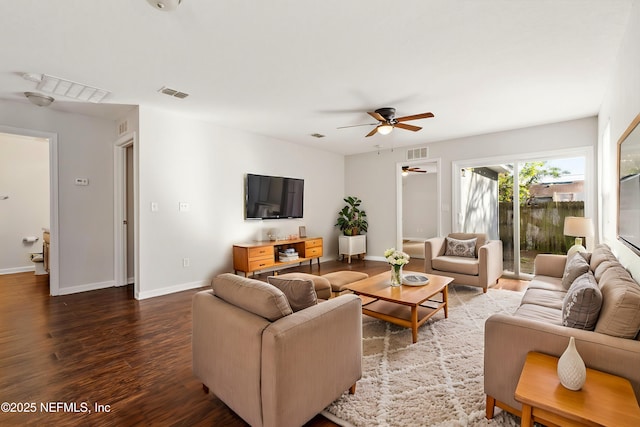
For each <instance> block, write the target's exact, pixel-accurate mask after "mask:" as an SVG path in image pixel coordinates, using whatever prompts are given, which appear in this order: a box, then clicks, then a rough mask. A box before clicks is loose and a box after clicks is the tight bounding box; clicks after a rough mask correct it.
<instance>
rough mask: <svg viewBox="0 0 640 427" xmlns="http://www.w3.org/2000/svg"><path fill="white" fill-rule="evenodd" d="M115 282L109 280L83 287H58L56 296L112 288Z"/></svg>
mask: <svg viewBox="0 0 640 427" xmlns="http://www.w3.org/2000/svg"><path fill="white" fill-rule="evenodd" d="M115 285H116V282H115V281H113V280H109V281H106V282H97V283H87V284H85V285H77V286H69V287H60V288H58V295H69V294H77V293H78V292H87V291H95V290H97V289H105V288H113V287H114V286H115Z"/></svg>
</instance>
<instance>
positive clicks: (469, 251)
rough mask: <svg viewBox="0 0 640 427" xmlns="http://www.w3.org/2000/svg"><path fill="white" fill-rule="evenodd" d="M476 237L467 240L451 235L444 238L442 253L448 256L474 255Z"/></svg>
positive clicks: (472, 256)
mask: <svg viewBox="0 0 640 427" xmlns="http://www.w3.org/2000/svg"><path fill="white" fill-rule="evenodd" d="M477 241H478V239H477V238H476V237H474V238H473V239H468V240H458V239H454V238H452V237H447V238H446V246H447V247H446V249H445V252H444V254H445V255H448V256H462V257H467V258H475V257H476V242H477Z"/></svg>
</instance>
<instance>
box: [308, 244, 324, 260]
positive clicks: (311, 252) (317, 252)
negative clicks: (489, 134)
mask: <svg viewBox="0 0 640 427" xmlns="http://www.w3.org/2000/svg"><path fill="white" fill-rule="evenodd" d="M320 256H322V246H318V247H315V248H306V249H305V251H304V257H305V258H312V257H320Z"/></svg>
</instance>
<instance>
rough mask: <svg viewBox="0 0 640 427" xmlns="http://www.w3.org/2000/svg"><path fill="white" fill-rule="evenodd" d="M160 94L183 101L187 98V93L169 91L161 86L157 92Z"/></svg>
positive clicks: (169, 89)
mask: <svg viewBox="0 0 640 427" xmlns="http://www.w3.org/2000/svg"><path fill="white" fill-rule="evenodd" d="M158 92H160V93H164V94H165V95H169V96H173V97H174V98H180V99H185V98H186V97H187V96H189V94H188V93H184V92H180V91H179V90H175V89H171V88H169V87H166V86H163V87H161V88H160V90H158Z"/></svg>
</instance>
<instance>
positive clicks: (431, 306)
mask: <svg viewBox="0 0 640 427" xmlns="http://www.w3.org/2000/svg"><path fill="white" fill-rule="evenodd" d="M404 274H418V275H422V276H427V277H428V278H429V283H428V284H426V285H424V286H407V285H402V286H397V287H392V286H391V273H390V272H388V271H387V272H385V273H380V274H377V275H375V276H371V277H369V278H367V279H364V280H359V281H357V282H353V283H352V284H350V285H348V286H347V287H346V288H347V289H349V290H351V291H353V292H354V293H355V294H356V295H359V296H360V298H362V313H363V314H366V315H368V316H371V317H375V318H377V319H381V320H384V321H386V322H390V323H393V324H395V325H398V326H403V327H405V328H411V332H412V336H413V342H414V343H415V342H417V341H418V327H420V326H421V325H422V324H423V323H424V322H426V321H427V320H428V319H430V318H431V317H432V316H433V315H434V314H436V313H437V312H438V311H439V310H444V317H445V318H447V317H449V311H448V305H447V304H448V298H449V291H448V287H447V285H449V283H451V282H453V279H452V278H451V277H445V276H437V275H434V274H425V273H418V272H412V271H405V272H404ZM437 294H442V296H441V298H439V300H434V299H432V298H433V297H435V296H436V295H437Z"/></svg>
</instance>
